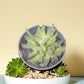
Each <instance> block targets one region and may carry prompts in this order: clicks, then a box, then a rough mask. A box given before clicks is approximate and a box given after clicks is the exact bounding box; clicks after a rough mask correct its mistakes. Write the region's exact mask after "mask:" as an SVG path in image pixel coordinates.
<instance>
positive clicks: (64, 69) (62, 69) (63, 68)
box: [55, 65, 67, 75]
mask: <svg viewBox="0 0 84 84" xmlns="http://www.w3.org/2000/svg"><path fill="white" fill-rule="evenodd" d="M55 72H56V73H57V74H58V75H62V74H64V73H65V72H67V65H60V66H59V67H58V68H56V69H55Z"/></svg>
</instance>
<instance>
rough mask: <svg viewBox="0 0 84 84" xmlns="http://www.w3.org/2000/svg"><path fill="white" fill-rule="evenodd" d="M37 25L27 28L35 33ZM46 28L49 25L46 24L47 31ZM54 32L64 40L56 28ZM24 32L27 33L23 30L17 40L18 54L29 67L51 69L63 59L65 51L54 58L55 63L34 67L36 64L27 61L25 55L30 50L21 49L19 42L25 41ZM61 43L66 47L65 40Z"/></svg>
mask: <svg viewBox="0 0 84 84" xmlns="http://www.w3.org/2000/svg"><path fill="white" fill-rule="evenodd" d="M38 26H39V25H36V26H34V27H31V28H29V31H30V32H31V33H32V34H35V33H36V31H37V28H38ZM48 28H50V27H49V26H46V31H47V29H48ZM56 32H57V33H58V38H59V39H60V40H64V37H63V35H62V34H61V33H60V32H59V31H58V30H56ZM26 34H27V33H26V32H25V33H24V34H23V35H22V36H21V38H20V40H19V44H18V53H19V56H20V57H21V59H22V60H23V61H24V62H25V63H26V64H27V65H28V66H29V67H31V68H34V69H37V70H47V69H52V68H54V67H56V66H57V65H58V64H60V63H61V62H62V60H63V58H64V56H65V52H64V53H62V55H61V56H60V57H59V59H58V60H56V61H55V63H53V64H52V65H51V66H48V67H36V66H34V65H32V64H31V63H30V62H29V61H28V57H27V55H28V53H30V51H29V50H27V49H23V48H22V47H21V44H22V43H25V42H26V40H25V38H24V36H25V35H26ZM62 45H63V46H65V47H66V42H63V44H62ZM23 53H24V54H23Z"/></svg>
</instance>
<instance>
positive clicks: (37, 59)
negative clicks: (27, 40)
mask: <svg viewBox="0 0 84 84" xmlns="http://www.w3.org/2000/svg"><path fill="white" fill-rule="evenodd" d="M30 61H31V62H32V63H33V62H42V56H41V55H40V54H38V55H37V56H35V57H33V58H32V59H30Z"/></svg>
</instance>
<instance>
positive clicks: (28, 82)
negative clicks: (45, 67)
mask: <svg viewBox="0 0 84 84" xmlns="http://www.w3.org/2000/svg"><path fill="white" fill-rule="evenodd" d="M4 78H5V81H6V84H69V79H70V74H69V75H68V76H66V77H60V78H54V79H24V78H14V77H9V76H6V75H4Z"/></svg>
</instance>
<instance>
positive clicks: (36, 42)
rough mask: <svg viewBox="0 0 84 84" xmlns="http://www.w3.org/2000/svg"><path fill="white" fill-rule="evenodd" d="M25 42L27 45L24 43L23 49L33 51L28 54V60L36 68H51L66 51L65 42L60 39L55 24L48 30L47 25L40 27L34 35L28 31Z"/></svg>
mask: <svg viewBox="0 0 84 84" xmlns="http://www.w3.org/2000/svg"><path fill="white" fill-rule="evenodd" d="M25 40H26V41H27V43H22V44H21V45H22V48H23V49H31V50H32V51H31V52H30V53H28V58H29V61H30V63H31V64H33V65H34V66H36V65H37V66H36V67H47V66H50V65H51V64H52V62H53V63H54V61H55V60H56V59H58V57H59V55H61V54H62V53H63V52H64V51H65V47H64V46H62V43H63V42H64V41H63V40H60V39H59V38H58V33H57V32H56V28H55V27H54V24H53V25H52V26H51V28H48V29H46V26H45V25H43V26H41V27H40V26H39V27H38V28H37V31H36V33H35V34H34V35H33V34H32V33H31V32H30V31H29V30H27V35H26V36H25Z"/></svg>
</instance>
